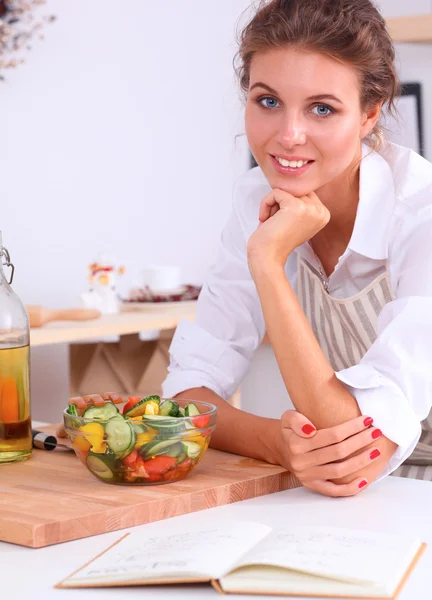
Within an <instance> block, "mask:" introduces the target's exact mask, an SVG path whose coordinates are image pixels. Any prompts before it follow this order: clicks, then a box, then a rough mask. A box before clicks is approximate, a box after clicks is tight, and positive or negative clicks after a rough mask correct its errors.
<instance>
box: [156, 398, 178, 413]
mask: <svg viewBox="0 0 432 600" xmlns="http://www.w3.org/2000/svg"><path fill="white" fill-rule="evenodd" d="M179 408H180V407H179V405H178V404H177V402H174V401H173V400H164V401H163V402H162V404H161V405H160V406H159V414H160V415H162V416H163V417H177V416H178V414H179Z"/></svg>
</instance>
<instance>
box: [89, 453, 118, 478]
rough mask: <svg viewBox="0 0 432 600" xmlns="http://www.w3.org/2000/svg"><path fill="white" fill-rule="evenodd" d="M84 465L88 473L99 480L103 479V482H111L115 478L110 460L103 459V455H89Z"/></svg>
mask: <svg viewBox="0 0 432 600" xmlns="http://www.w3.org/2000/svg"><path fill="white" fill-rule="evenodd" d="M86 463H87V466H88V468H89V469H90V471H91V472H92V473H93V475H96V477H99V479H103V480H104V481H111V480H112V479H114V478H115V473H114V471H113V470H112V468H111V464H110V463H111V460H110V459H107V458H104V455H103V454H102V455H100V454H99V455H98V456H95V455H94V454H89V455H88V456H87V459H86Z"/></svg>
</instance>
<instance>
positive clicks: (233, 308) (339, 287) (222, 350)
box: [163, 144, 432, 477]
mask: <svg viewBox="0 0 432 600" xmlns="http://www.w3.org/2000/svg"><path fill="white" fill-rule="evenodd" d="M270 191H271V188H270V186H269V184H268V181H267V180H266V178H265V176H264V174H263V173H262V171H261V169H259V168H258V167H256V168H255V169H252V170H250V171H248V172H247V173H246V174H244V175H243V176H242V177H241V178H240V179H239V180H238V182H237V184H236V186H235V189H234V202H233V210H232V213H231V216H230V218H229V221H228V223H227V225H226V227H225V229H224V230H223V232H222V239H221V246H220V251H219V255H218V256H217V259H216V262H215V264H214V266H213V267H212V268H211V270H210V272H209V274H208V277H207V279H206V281H205V284H204V286H203V289H202V291H201V294H200V297H199V300H198V306H197V315H196V320H195V322H194V323H190V322H189V321H182V322H181V323H180V324H179V326H178V328H177V331H176V334H175V336H174V339H173V342H172V345H171V348H170V353H171V364H170V367H169V375H168V377H167V379H166V380H165V382H164V384H163V395H164V396H165V397H172V396H174V395H175V394H177V393H179V392H181V391H184V390H186V389H189V388H193V387H201V386H205V387H208V388H210V389H211V390H213V391H215V392H216V393H217V394H219V395H220V396H222V398H225V399H227V398H229V397H230V396H231V395H232V394H233V393H234V392H235V391H236V389H237V388H238V386H239V384H240V382H241V381H242V379H243V377H244V376H245V374H246V372H247V370H248V367H249V363H250V360H251V357H252V354H253V352H254V351H255V350H256V349H257V347H258V346H259V344H260V343H261V341H262V339H263V337H264V334H265V330H266V326H265V322H264V317H263V313H262V309H261V304H260V300H259V297H258V293H257V290H256V287H255V283H254V281H253V279H252V277H251V274H250V272H249V268H248V262H247V241H248V239H249V237H250V236H251V235H252V233H253V232H254V231H255V229H256V228H257V225H258V209H259V204H260V201H261V200H262V199H263V198H264V196H265V195H266V194H268V193H269V192H270ZM297 252H299V253H301V254H302V256H304V257H305V258H307V260H308V261H309V262H310V263H311V264H315V265H317V259H316V257H315V254H314V253H313V251H312V250H311V248H310V246H309V244H308V243H305V244H303V245H302V246H300V247H299V248H297V249H296V251H295V252H293V253H292V254H291V255H290V256H289V258H288V261H287V264H286V267H285V273H286V275H287V278H288V280H289V282H290V284H291V286H292V287H293V289H294V290H296V288H297V256H296V253H297ZM386 269H387V271H388V275H389V280H390V285H391V288H392V291H393V294H394V296H395V298H396V299H395V300H394V301H392V302H390V303H388V304H387V305H386V306H385V307H384V309H383V310H382V312H381V314H380V315H379V318H378V338H377V340H376V341H375V342H374V343H373V344H372V346H371V348H370V349H369V351H368V352H367V353H366V354H365V355H364V357H363V358H362V359H361V361H360V363H359V364H358V365H355V366H353V367H351V368H349V369H344V370H342V371H339V372H337V373H336V375H337V377H338V378H339V379H340V380H341V381H342V382H343V383H344V384H345V385H346V386H348V389H349V390H350V392H351V393H352V395H353V396H354V397H355V399H356V400H357V403H358V405H359V407H360V410H361V412H362V414H364V415H368V416H370V417H372V418H373V420H374V426H376V427H379V428H380V429H381V430H382V432H383V434H384V435H385V436H386V437H387V438H389V439H390V440H392V441H394V442H395V443H396V444H398V449H397V451H396V452H395V454H394V455H393V457H392V459H391V461H390V463H389V464H388V466H387V468H386V470H385V471H384V472H383V473H382V475H381V477H383V476H385V475H387V474H389V473H391V472H392V471H394V470H395V469H396V468H397V467H398V466H399V465H400V464H401V463H402V462H403V461H404V460H405V459H406V458H408V456H409V455H410V454H411V453H412V451H413V450H414V448H415V446H416V444H417V442H418V439H419V437H420V433H421V425H420V422H421V421H422V420H423V419H425V418H426V417H427V415H428V413H429V411H430V409H431V405H432V276H431V275H432V164H430V163H429V162H428V161H426V160H425V159H423V158H422V157H420V156H419V155H418V154H416V153H415V152H413V151H411V150H409V149H407V148H403V147H401V146H396V145H394V144H386V145H385V146H384V147H383V148H382V149H381V150H380V152H379V153H377V152H373V151H371V150H370V148H368V147H367V146H363V160H362V163H361V166H360V198H359V205H358V209H357V215H356V220H355V225H354V230H353V233H352V237H351V240H350V242H349V244H348V247H347V249H346V251H345V252H344V254H343V255H342V256H341V257H340V259H339V261H338V263H337V265H336V268H335V270H334V272H333V273H332V275H331V276H330V278H329V280H328V284H329V293H330V294H331V295H332V296H335V297H336V298H348V297H350V296H353V295H355V294H357V293H358V292H361V291H362V290H364V288H366V287H367V286H368V285H369V284H370V283H372V282H373V281H374V280H375V279H376V278H377V277H378V276H379V275H380V274H381V273H382V272H383V271H385V270H386Z"/></svg>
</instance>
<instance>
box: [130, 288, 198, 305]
mask: <svg viewBox="0 0 432 600" xmlns="http://www.w3.org/2000/svg"><path fill="white" fill-rule="evenodd" d="M200 291H201V287H200V286H198V285H190V284H189V285H183V286H182V287H181V289H179V290H178V291H176V292H175V293H170V292H165V293H162V292H153V291H152V290H151V289H150V288H149V287H143V288H135V289H133V290H131V291H130V292H129V297H128V298H126V299H124V300H123V302H151V303H153V302H187V301H190V300H197V299H198V296H199V293H200Z"/></svg>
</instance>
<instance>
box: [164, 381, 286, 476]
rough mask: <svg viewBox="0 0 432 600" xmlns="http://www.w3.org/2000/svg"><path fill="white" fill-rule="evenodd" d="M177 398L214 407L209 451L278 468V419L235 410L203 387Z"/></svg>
mask: <svg viewBox="0 0 432 600" xmlns="http://www.w3.org/2000/svg"><path fill="white" fill-rule="evenodd" d="M176 398H185V399H188V400H202V401H203V402H210V404H214V405H215V406H216V407H217V409H218V411H217V417H216V429H215V431H214V433H213V435H212V438H211V442H210V446H211V447H212V448H215V449H216V450H223V451H225V452H231V453H233V454H240V455H242V456H249V457H251V458H256V459H258V460H264V461H266V462H268V463H271V464H280V458H279V450H278V447H277V442H276V440H277V439H279V430H280V421H279V420H278V419H268V418H265V417H258V416H256V415H252V414H249V413H247V412H244V411H242V410H239V409H237V408H234V407H233V406H231V405H230V404H229V403H228V402H227V401H226V400H224V399H223V398H221V397H220V396H218V395H217V394H216V393H215V392H213V391H212V390H210V389H209V388H205V387H200V388H192V389H189V390H186V391H184V392H181V393H180V394H177V396H176Z"/></svg>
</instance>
